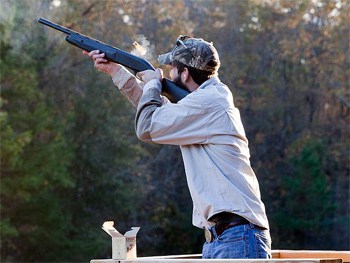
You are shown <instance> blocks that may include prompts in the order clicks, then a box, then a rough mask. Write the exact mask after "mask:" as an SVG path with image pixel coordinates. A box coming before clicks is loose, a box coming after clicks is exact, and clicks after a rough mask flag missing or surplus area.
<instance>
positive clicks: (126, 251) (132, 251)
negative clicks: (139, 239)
mask: <svg viewBox="0 0 350 263" xmlns="http://www.w3.org/2000/svg"><path fill="white" fill-rule="evenodd" d="M102 229H103V230H104V231H105V232H107V234H109V235H110V236H111V237H112V259H133V258H136V257H137V253H136V235H137V232H138V231H139V230H140V227H132V228H131V230H129V231H127V232H126V233H125V234H124V235H122V234H121V233H119V232H118V231H117V230H116V229H115V228H114V221H106V222H104V223H103V225H102Z"/></svg>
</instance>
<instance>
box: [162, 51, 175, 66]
mask: <svg viewBox="0 0 350 263" xmlns="http://www.w3.org/2000/svg"><path fill="white" fill-rule="evenodd" d="M173 61H174V60H173V56H172V55H171V52H169V53H165V54H162V55H159V57H158V62H159V63H160V64H162V65H169V64H170V63H171V62H173Z"/></svg>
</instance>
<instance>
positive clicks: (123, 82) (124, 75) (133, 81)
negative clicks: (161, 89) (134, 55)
mask: <svg viewBox="0 0 350 263" xmlns="http://www.w3.org/2000/svg"><path fill="white" fill-rule="evenodd" d="M112 80H113V83H114V85H115V86H116V87H118V89H119V91H120V92H121V93H122V94H123V95H124V97H126V98H127V99H128V101H129V102H131V104H132V105H133V106H134V107H135V108H137V105H138V104H139V101H140V99H141V96H142V92H143V87H144V86H145V83H143V82H142V81H141V80H139V79H138V78H136V77H135V76H134V75H133V74H131V73H130V71H128V70H127V69H126V68H125V67H123V66H121V68H120V69H119V71H118V72H117V73H116V74H115V75H114V76H113V78H112ZM161 101H162V104H166V103H170V101H169V100H168V98H167V97H165V96H161Z"/></svg>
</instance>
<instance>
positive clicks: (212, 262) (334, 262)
mask: <svg viewBox="0 0 350 263" xmlns="http://www.w3.org/2000/svg"><path fill="white" fill-rule="evenodd" d="M150 262H154V263H158V262H159V263H160V262H161V263H199V262H200V263H239V262H242V263H293V262H298V263H342V260H341V259H316V258H305V259H304V258H298V259H296V258H294V259H190V258H188V259H186V258H136V259H131V260H116V259H114V260H113V259H93V260H91V261H90V263H150Z"/></svg>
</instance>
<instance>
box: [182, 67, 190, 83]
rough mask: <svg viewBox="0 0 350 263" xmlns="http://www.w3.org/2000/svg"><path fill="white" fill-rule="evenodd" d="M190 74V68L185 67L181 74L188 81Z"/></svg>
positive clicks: (183, 79)
mask: <svg viewBox="0 0 350 263" xmlns="http://www.w3.org/2000/svg"><path fill="white" fill-rule="evenodd" d="M189 76H190V72H189V71H188V68H186V67H185V68H184V70H183V71H182V74H181V78H182V81H183V82H187V81H188V77H189Z"/></svg>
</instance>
